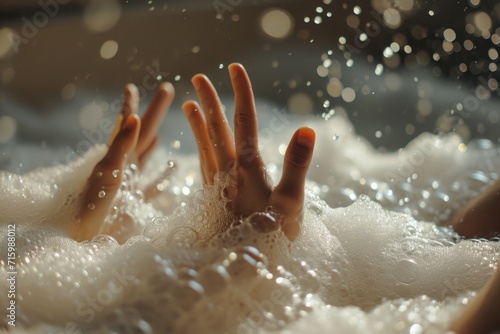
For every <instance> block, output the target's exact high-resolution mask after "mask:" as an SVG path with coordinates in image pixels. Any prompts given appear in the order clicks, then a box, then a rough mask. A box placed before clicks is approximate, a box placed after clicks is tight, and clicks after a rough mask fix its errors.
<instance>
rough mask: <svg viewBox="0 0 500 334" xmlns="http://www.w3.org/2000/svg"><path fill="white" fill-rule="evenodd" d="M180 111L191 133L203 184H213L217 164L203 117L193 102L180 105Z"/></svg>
mask: <svg viewBox="0 0 500 334" xmlns="http://www.w3.org/2000/svg"><path fill="white" fill-rule="evenodd" d="M182 110H183V111H184V114H185V115H186V118H187V119H188V121H189V125H190V126H191V130H192V131H193V134H194V138H195V140H196V145H197V147H198V154H199V156H200V163H201V172H202V175H203V183H204V184H213V182H214V175H215V174H216V172H217V163H216V161H215V156H214V151H213V148H212V143H211V141H210V138H209V135H208V130H207V123H206V120H205V116H203V113H202V111H201V109H200V107H199V106H198V104H197V103H196V102H194V101H188V102H186V103H184V104H183V105H182Z"/></svg>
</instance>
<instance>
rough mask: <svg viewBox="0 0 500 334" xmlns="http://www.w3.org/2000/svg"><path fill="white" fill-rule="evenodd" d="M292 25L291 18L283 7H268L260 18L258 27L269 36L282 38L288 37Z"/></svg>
mask: <svg viewBox="0 0 500 334" xmlns="http://www.w3.org/2000/svg"><path fill="white" fill-rule="evenodd" d="M293 27H294V22H293V18H292V16H291V15H290V13H288V12H287V11H285V10H284V9H278V8H274V9H270V10H268V11H266V12H265V13H264V14H263V15H262V16H261V18H260V28H261V29H262V31H263V32H264V33H265V34H266V35H268V36H269V37H272V38H276V39H283V38H286V37H288V36H289V35H290V34H291V32H292V30H293Z"/></svg>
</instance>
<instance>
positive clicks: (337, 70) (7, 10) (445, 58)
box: [0, 0, 500, 158]
mask: <svg viewBox="0 0 500 334" xmlns="http://www.w3.org/2000/svg"><path fill="white" fill-rule="evenodd" d="M499 20H500V4H499V3H497V2H496V1H485V0H460V1H448V2H446V3H445V2H442V1H432V0H431V1H424V0H371V1H369V0H361V1H339V0H286V1H285V0H203V1H202V0H140V1H139V0H136V1H134V0H120V1H118V0H71V1H69V0H2V1H1V2H0V149H3V148H2V147H4V148H5V147H6V146H5V145H8V144H12V143H13V142H19V141H31V142H35V143H37V142H42V143H43V144H44V145H56V144H57V143H61V142H65V143H69V145H76V143H77V142H78V138H82V129H87V130H88V131H90V130H92V129H94V128H96V127H98V126H99V120H100V119H101V118H103V117H104V118H106V117H107V118H109V119H114V117H115V116H116V112H117V111H118V109H119V98H120V94H121V90H122V88H123V86H124V85H125V84H126V83H127V82H133V83H135V84H136V85H137V86H138V87H139V90H140V92H141V96H142V101H143V102H144V103H146V102H147V101H149V100H150V99H151V97H152V95H153V93H154V90H155V88H156V87H157V86H158V83H159V82H162V81H170V82H172V83H173V84H174V85H175V87H176V92H177V98H176V102H175V105H174V108H173V109H172V114H177V115H180V114H181V113H180V110H179V106H180V104H181V103H182V102H183V101H184V100H186V99H188V98H193V97H194V95H193V90H192V88H191V85H190V78H191V76H192V75H194V74H196V73H199V72H203V73H205V74H207V75H208V76H209V77H210V78H211V79H212V81H213V82H214V84H215V85H216V87H217V89H218V90H219V92H220V93H221V95H223V96H231V86H230V82H229V80H228V76H227V65H229V64H230V63H231V62H241V63H242V64H244V65H245V67H246V68H247V70H248V72H249V74H250V76H251V79H252V81H253V86H254V90H255V94H256V96H257V97H258V99H259V100H260V101H261V104H263V105H267V106H272V107H273V108H276V109H278V110H280V111H281V112H286V113H292V114H299V115H315V116H316V117H322V118H324V119H325V120H328V118H330V117H332V116H333V115H335V114H338V113H345V114H347V115H348V117H349V119H350V120H351V121H352V122H353V123H354V125H355V128H356V131H357V132H358V133H360V134H361V135H362V136H364V137H366V138H367V139H368V140H370V141H371V142H372V143H373V145H375V146H376V147H378V148H380V150H381V151H384V150H394V149H397V148H400V147H402V146H404V145H406V143H408V141H410V140H411V139H412V138H414V137H415V136H417V135H418V134H420V133H422V132H423V131H430V132H434V133H440V132H443V133H446V132H451V131H456V132H458V133H460V134H461V135H462V136H463V138H464V139H465V140H466V141H467V140H470V139H472V138H489V139H491V140H492V142H493V143H498V140H499V135H500V131H499V127H498V123H499V122H500V110H499V107H498V106H499V103H498V95H499V93H498V92H499V90H498V80H499V68H498V66H499V65H498V64H499V61H498V57H499V55H498V52H499V45H500V27H499V24H498V22H499ZM169 117H170V116H169ZM172 117H174V116H172ZM182 131H184V130H182ZM179 132H181V131H180V130H179ZM175 135H178V133H173V136H175ZM4 158H5V153H4Z"/></svg>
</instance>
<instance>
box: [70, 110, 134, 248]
mask: <svg viewBox="0 0 500 334" xmlns="http://www.w3.org/2000/svg"><path fill="white" fill-rule="evenodd" d="M139 128H140V119H139V117H138V116H137V115H129V117H127V119H126V120H125V122H123V126H122V127H121V129H120V131H119V132H118V134H117V136H116V137H115V139H114V140H113V143H112V144H111V146H110V148H109V150H108V153H107V154H106V155H105V157H104V158H103V159H102V160H101V161H100V162H99V163H98V164H97V165H96V166H95V168H94V170H93V171H92V174H91V176H90V177H89V178H88V180H87V184H88V188H87V190H86V193H85V195H84V202H83V206H82V208H81V210H80V221H79V223H78V225H77V226H76V227H75V230H74V231H73V236H74V239H75V240H77V241H82V240H87V239H90V238H92V237H93V236H95V235H97V234H99V233H100V232H101V231H102V228H103V221H104V218H105V217H106V215H107V213H108V210H109V207H110V206H111V204H112V202H113V199H114V197H115V195H116V193H117V191H118V189H119V187H120V184H121V180H122V172H123V168H124V166H125V163H126V162H127V157H128V155H129V154H130V153H131V152H132V151H133V150H134V148H135V145H136V143H137V138H138V136H139Z"/></svg>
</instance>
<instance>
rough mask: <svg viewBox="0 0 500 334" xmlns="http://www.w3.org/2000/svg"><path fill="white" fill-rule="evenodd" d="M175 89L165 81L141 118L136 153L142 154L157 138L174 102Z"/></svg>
mask: <svg viewBox="0 0 500 334" xmlns="http://www.w3.org/2000/svg"><path fill="white" fill-rule="evenodd" d="M174 95H175V90H174V86H172V84H171V83H169V82H165V83H162V84H161V85H160V87H159V88H158V90H157V92H156V94H155V96H154V98H153V101H152V102H151V104H150V105H149V107H148V109H147V110H146V112H145V113H144V115H143V116H142V119H141V132H140V134H139V140H138V141H137V148H136V153H137V155H138V156H141V155H142V154H143V153H144V152H145V151H146V150H147V149H148V148H149V147H150V146H151V143H152V142H153V141H154V140H155V138H156V136H157V133H158V128H159V127H160V125H161V123H162V121H163V118H164V117H165V114H166V112H167V110H168V108H169V107H170V105H171V104H172V100H173V99H174Z"/></svg>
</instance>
